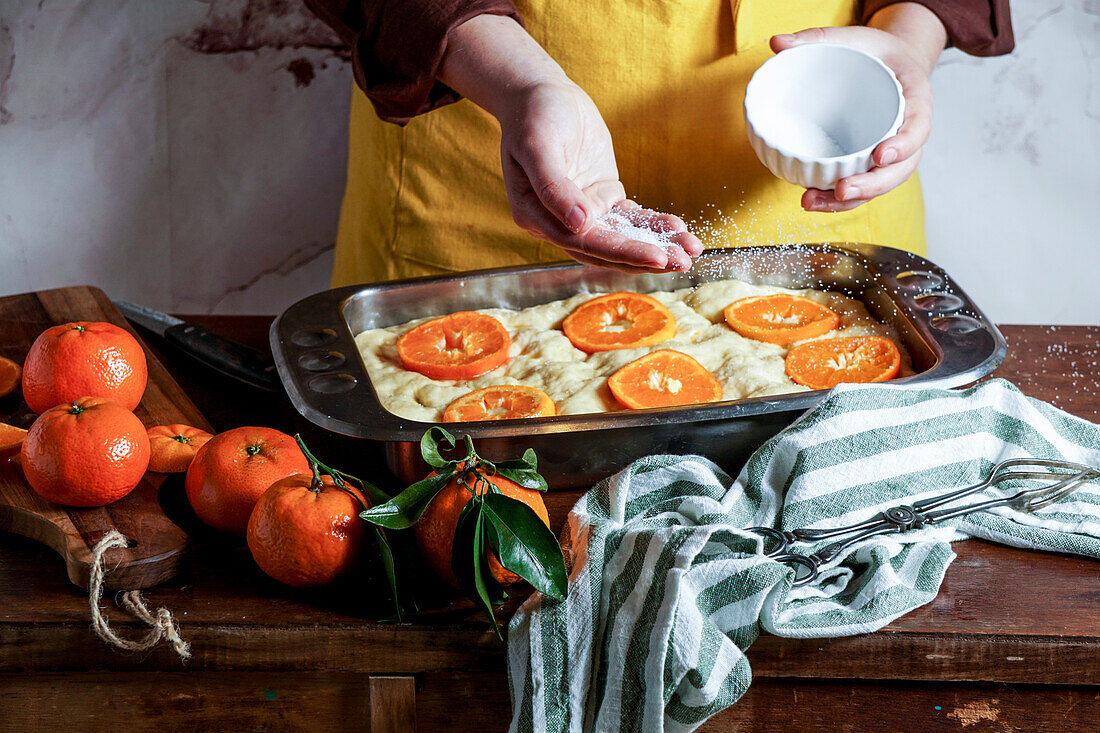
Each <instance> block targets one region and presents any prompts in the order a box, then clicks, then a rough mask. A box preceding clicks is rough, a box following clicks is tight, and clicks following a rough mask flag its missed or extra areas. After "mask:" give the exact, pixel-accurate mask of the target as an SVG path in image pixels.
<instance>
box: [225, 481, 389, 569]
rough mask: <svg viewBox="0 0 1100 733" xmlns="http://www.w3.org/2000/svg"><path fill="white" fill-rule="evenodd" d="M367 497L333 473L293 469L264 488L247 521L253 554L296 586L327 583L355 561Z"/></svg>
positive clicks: (362, 535)
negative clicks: (342, 483)
mask: <svg viewBox="0 0 1100 733" xmlns="http://www.w3.org/2000/svg"><path fill="white" fill-rule="evenodd" d="M368 506H369V505H368V504H367V500H366V498H365V497H364V496H363V495H362V494H361V493H360V492H359V491H358V490H357V489H355V488H353V487H351V486H348V485H346V484H345V486H344V488H341V487H339V486H337V485H336V482H335V481H334V480H333V477H332V476H321V475H319V474H316V473H315V474H296V475H294V476H288V477H287V478H284V479H281V480H279V481H276V482H275V483H274V484H272V485H271V486H270V487H269V488H268V489H267V491H265V492H264V493H263V495H262V496H261V497H260V500H259V501H258V502H256V507H255V508H254V509H253V510H252V514H251V516H250V517H249V520H248V530H247V532H246V538H247V541H248V549H249V551H251V553H252V558H253V559H254V560H255V561H256V564H257V565H259V566H260V569H261V570H263V571H264V572H265V573H267V574H268V575H269V576H271V577H272V578H274V579H275V580H278V581H280V582H282V583H286V584H287V585H291V586H294V587H296V588H309V587H316V586H321V585H327V584H328V583H330V582H332V581H333V580H335V579H336V578H337V577H338V576H339V575H341V574H342V573H344V572H345V571H347V570H348V568H350V567H352V565H354V563H355V561H356V558H358V557H359V553H360V551H361V549H362V547H363V541H364V539H365V536H366V529H367V525H366V524H365V523H364V522H363V521H362V520H361V519H359V512H360V511H362V510H363V509H366V508H367V507H368Z"/></svg>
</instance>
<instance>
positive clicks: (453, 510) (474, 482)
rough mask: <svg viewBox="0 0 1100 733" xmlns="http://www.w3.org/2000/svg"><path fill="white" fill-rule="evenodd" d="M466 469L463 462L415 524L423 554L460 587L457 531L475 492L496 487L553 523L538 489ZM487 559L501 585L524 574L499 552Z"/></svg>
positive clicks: (441, 572) (414, 527) (443, 577)
mask: <svg viewBox="0 0 1100 733" xmlns="http://www.w3.org/2000/svg"><path fill="white" fill-rule="evenodd" d="M464 468H465V466H464V465H463V466H462V467H460V470H459V471H458V472H457V473H455V474H454V475H453V476H452V477H451V480H450V481H449V482H448V483H447V485H446V486H445V487H444V488H443V490H442V491H440V492H439V493H438V494H436V495H435V498H434V499H433V500H432V502H431V503H430V504H429V505H428V508H427V509H425V510H424V514H422V515H421V517H420V521H418V522H417V523H416V524H415V525H413V532H414V534H415V535H416V546H417V548H418V549H419V550H420V556H421V557H423V558H424V562H425V563H427V565H428V567H429V568H431V569H432V571H433V572H434V573H435V574H436V575H438V576H439V577H440V578H442V579H443V580H445V581H447V583H449V584H450V585H451V586H453V587H455V588H459V587H460V586H459V583H458V578H457V577H456V575H455V572H454V569H453V568H452V567H451V559H452V554H453V550H454V540H455V530H456V529H457V527H458V518H459V516H461V514H462V510H463V509H464V508H465V507H466V504H467V503H468V502H469V501H470V499H472V498H473V496H474V492H475V491H476V492H477V495H478V496H482V495H484V494H485V492H486V491H494V490H495V491H499V492H500V493H501V494H503V495H504V496H507V497H508V498H510V499H515V500H516V501H521V502H523V503H524V504H526V505H527V506H529V507H530V508H531V509H532V510H533V511H534V512H535V514H537V515H538V518H539V519H541V520H542V523H543V524H545V525H546V526H547V527H548V528H549V526H550V515H549V514H548V513H547V511H546V502H544V501H543V500H542V494H540V493H539V492H538V491H536V490H534V489H525V488H523V487H522V486H520V485H519V484H517V483H515V482H513V481H509V480H508V479H506V478H504V477H503V476H500V475H488V476H485V477H484V480H478V478H477V475H476V474H475V473H474V472H473V471H465V470H464ZM433 476H439V473H438V472H436V471H433V472H432V473H431V474H429V477H433ZM490 486H491V487H492V488H490ZM487 559H488V561H489V569H490V572H492V574H493V579H494V580H496V582H498V583H500V584H501V585H511V584H513V583H518V582H519V581H520V580H521V578H520V576H518V575H516V574H515V573H513V572H511V571H510V570H507V569H506V568H505V567H504V566H503V565H501V564H500V560H498V559H497V556H496V553H490V554H489V555H488V558H487Z"/></svg>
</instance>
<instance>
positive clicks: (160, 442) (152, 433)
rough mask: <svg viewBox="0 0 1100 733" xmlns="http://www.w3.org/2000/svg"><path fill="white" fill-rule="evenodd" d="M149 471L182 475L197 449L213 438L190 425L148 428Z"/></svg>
mask: <svg viewBox="0 0 1100 733" xmlns="http://www.w3.org/2000/svg"><path fill="white" fill-rule="evenodd" d="M146 432H147V433H149V470H150V471H156V472H158V473H183V472H184V471H186V470H187V468H188V467H189V466H190V465H191V461H192V460H194V458H195V454H196V453H198V452H199V448H202V447H203V446H204V445H206V444H207V442H209V440H210V439H211V438H213V437H214V436H213V435H211V434H210V433H208V432H206V431H205V430H200V429H199V428H193V427H191V426H190V425H158V426H156V427H155V428H149V429H148V430H147V431H146Z"/></svg>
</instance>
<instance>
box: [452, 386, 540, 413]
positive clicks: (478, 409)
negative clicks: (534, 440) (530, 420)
mask: <svg viewBox="0 0 1100 733" xmlns="http://www.w3.org/2000/svg"><path fill="white" fill-rule="evenodd" d="M556 413H557V410H556V409H555V408H554V401H553V400H552V399H550V395H548V394H546V393H545V392H543V391H542V390H541V389H537V388H535V387H526V386H523V385H520V384H498V385H496V386H495V387H485V388H484V389H475V390H474V391H473V392H470V393H468V394H464V395H462V396H461V397H459V398H458V399H457V400H455V401H454V402H452V403H451V404H449V405H447V409H446V410H444V411H443V422H473V421H475V420H518V419H520V418H525V417H550V416H552V415H554V414H556Z"/></svg>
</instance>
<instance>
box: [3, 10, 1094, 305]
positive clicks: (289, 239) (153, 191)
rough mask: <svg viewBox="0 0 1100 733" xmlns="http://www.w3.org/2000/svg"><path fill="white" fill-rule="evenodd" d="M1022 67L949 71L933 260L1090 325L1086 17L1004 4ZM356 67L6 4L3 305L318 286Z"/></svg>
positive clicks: (293, 13)
mask: <svg viewBox="0 0 1100 733" xmlns="http://www.w3.org/2000/svg"><path fill="white" fill-rule="evenodd" d="M1013 13H1014V23H1015V26H1016V31H1017V51H1016V52H1015V54H1013V55H1012V56H1010V57H1006V58H999V59H972V58H969V57H966V56H963V55H962V54H959V53H958V52H955V51H949V52H947V53H945V54H944V56H943V59H942V61H941V64H940V68H939V69H937V71H936V73H935V75H934V77H933V83H934V87H935V92H936V101H937V109H936V127H935V132H934V133H933V137H932V140H931V141H930V142H929V144H928V146H927V147H926V152H925V158H924V162H923V164H922V166H921V171H922V175H923V177H924V181H925V191H926V200H927V209H928V234H929V246H930V252H931V258H932V259H933V260H935V261H936V262H938V263H939V264H941V265H943V266H944V267H945V268H946V269H947V270H948V271H950V272H951V273H952V274H953V275H955V277H956V278H957V279H958V280H959V281H960V282H961V284H962V285H963V286H964V287H965V288H966V289H967V290H968V291H969V292H970V294H971V295H972V296H973V297H974V298H975V300H977V301H978V302H979V303H980V304H982V305H983V307H985V309H986V310H987V311H988V312H989V314H990V315H991V316H993V318H995V319H996V320H998V321H1001V322H1005V323H1009V322H1014V323H1040V322H1054V323H1097V322H1100V295H1098V294H1097V293H1098V288H1097V285H1096V283H1095V282H1094V278H1095V277H1096V274H1097V273H1098V272H1100V235H1098V232H1100V204H1098V203H1097V202H1100V0H1075V1H1074V2H1066V3H1049V2H1034V1H1026V2H1025V1H1024V0H1018V1H1017V2H1016V4H1015V7H1014V10H1013ZM349 88H350V69H349V66H348V63H347V61H346V58H344V57H343V56H342V54H341V52H340V51H339V49H338V48H336V46H335V45H334V39H333V38H332V37H331V35H330V34H329V33H328V32H327V29H325V28H324V27H323V26H321V25H320V24H319V23H317V22H316V21H314V20H313V19H312V18H311V17H310V16H309V15H308V13H307V12H306V11H305V10H303V9H302V7H301V6H300V4H299V2H298V0H157V2H147V1H144V0H35V1H33V2H32V1H31V0H0V294H7V293H14V292H23V291H27V290H33V289H42V288H48V287H57V286H61V285H70V284H79V283H95V284H97V285H99V286H101V287H102V288H104V289H105V290H106V291H107V292H108V293H109V294H110V295H112V296H113V297H116V298H125V299H129V300H134V301H137V302H142V303H146V304H148V305H151V306H154V307H159V308H162V309H166V310H173V311H177V312H191V313H198V312H226V313H234V312H235V313H276V312H278V311H280V310H282V309H283V308H284V307H286V306H287V305H289V304H290V303H291V302H293V301H294V300H297V299H298V298H300V297H304V296H305V295H308V294H310V293H312V292H315V291H317V290H319V289H322V288H324V287H325V286H326V284H327V280H328V271H329V268H330V267H331V262H332V250H331V248H332V241H333V236H334V231H335V222H336V214H337V210H338V207H339V202H340V196H341V193H342V187H343V167H344V155H345V153H344V146H345V135H346V115H347V102H348V96H349Z"/></svg>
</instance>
